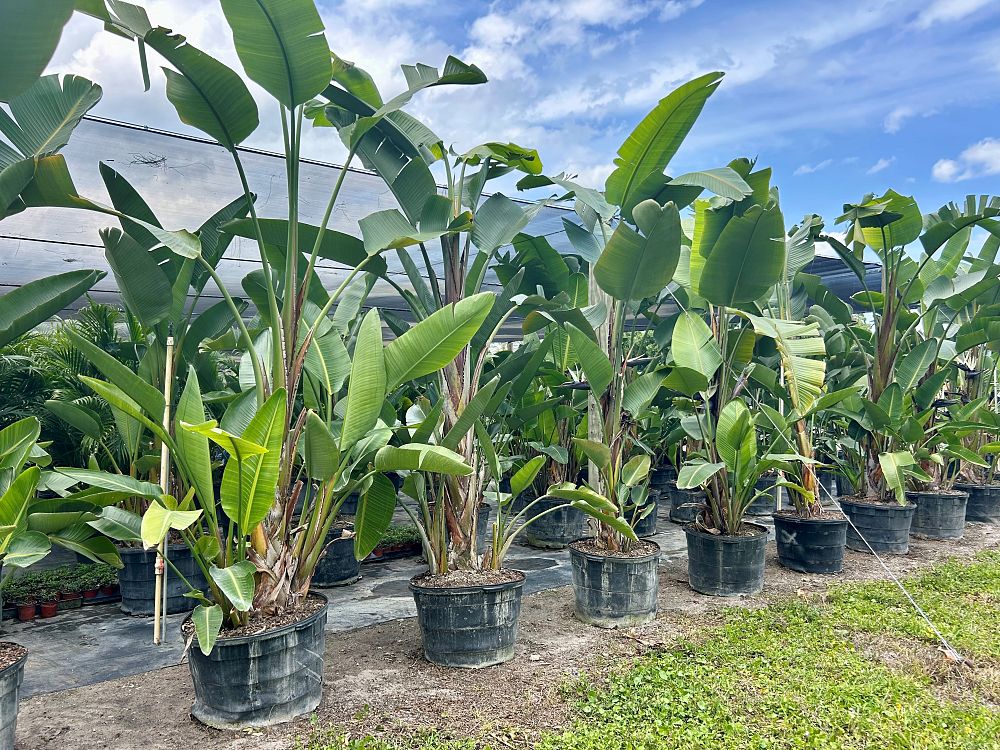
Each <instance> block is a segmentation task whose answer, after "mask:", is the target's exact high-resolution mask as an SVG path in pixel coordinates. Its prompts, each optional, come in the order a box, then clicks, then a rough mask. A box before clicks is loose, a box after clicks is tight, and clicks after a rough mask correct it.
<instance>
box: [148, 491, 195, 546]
mask: <svg viewBox="0 0 1000 750" xmlns="http://www.w3.org/2000/svg"><path fill="white" fill-rule="evenodd" d="M199 518H201V511H200V510H171V509H169V508H167V507H166V506H164V505H161V504H160V503H159V502H153V503H150V504H149V507H148V508H147V509H146V512H145V513H143V515H142V525H141V526H140V529H139V534H140V536H142V543H143V546H145V547H146V549H151V548H152V547H155V546H157V545H158V544H159V543H160V542H162V541H163V540H164V539H166V537H167V533H168V532H169V531H170V529H174V530H175V531H184V530H185V529H187V528H188V527H189V526H191V524H193V523H195V522H196V521H197V520H198V519H199Z"/></svg>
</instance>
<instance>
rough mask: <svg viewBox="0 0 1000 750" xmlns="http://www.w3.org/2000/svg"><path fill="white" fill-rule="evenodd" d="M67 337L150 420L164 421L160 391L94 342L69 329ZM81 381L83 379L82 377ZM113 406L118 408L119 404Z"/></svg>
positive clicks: (163, 406)
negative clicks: (140, 408)
mask: <svg viewBox="0 0 1000 750" xmlns="http://www.w3.org/2000/svg"><path fill="white" fill-rule="evenodd" d="M66 335H67V336H68V337H69V339H70V341H72V342H73V346H75V347H76V348H77V349H79V350H80V351H81V352H82V353H83V355H84V356H85V357H86V358H87V359H88V360H90V363H91V364H92V365H93V366H94V367H96V368H97V369H98V370H99V371H100V372H101V374H103V375H104V377H106V378H107V379H108V380H109V381H111V383H112V384H113V385H115V386H117V387H118V388H120V389H121V391H122V392H123V393H124V394H126V395H127V396H128V398H129V399H131V400H132V401H134V402H135V403H137V404H138V405H139V406H141V407H142V408H143V410H145V412H146V415H147V416H148V417H149V418H151V419H153V420H155V421H156V423H157V424H159V423H160V422H161V421H162V420H163V409H164V408H165V402H164V400H163V394H162V393H160V391H159V390H157V389H156V388H155V387H153V386H152V385H150V384H149V383H147V382H146V381H145V380H143V379H142V378H141V377H139V376H138V375H136V374H135V373H134V372H132V370H130V369H129V368H128V367H127V366H126V365H125V364H123V363H122V362H120V361H118V360H117V359H115V358H114V357H113V356H111V355H110V354H108V353H107V352H106V351H104V350H103V349H101V348H100V347H99V346H97V345H96V344H94V343H93V342H92V341H89V340H88V339H86V338H84V337H83V336H81V335H79V334H78V333H77V332H76V331H74V330H72V329H67V331H66ZM81 379H83V378H82V377H81ZM84 382H86V383H87V384H88V385H90V384H91V383H90V382H89V380H85V381H84ZM99 395H103V394H99ZM109 403H110V402H109ZM113 405H114V406H118V405H117V404H113ZM119 408H121V407H119Z"/></svg>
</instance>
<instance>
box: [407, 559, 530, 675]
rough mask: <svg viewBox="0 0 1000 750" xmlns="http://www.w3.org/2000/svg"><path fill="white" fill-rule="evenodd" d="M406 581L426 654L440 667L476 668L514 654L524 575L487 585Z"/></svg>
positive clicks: (507, 659)
mask: <svg viewBox="0 0 1000 750" xmlns="http://www.w3.org/2000/svg"><path fill="white" fill-rule="evenodd" d="M418 578H420V576H415V577H414V578H412V579H410V591H412V592H413V601H414V602H416V605H417V621H418V622H419V623H420V633H421V635H422V636H423V641H424V657H425V658H426V659H427V661H429V662H431V663H432V664H440V665H441V666H443V667H462V668H465V669H475V668H478V667H489V666H492V665H494V664H503V663H504V662H506V661H510V660H511V659H513V658H514V643H515V641H516V640H517V622H518V618H519V617H520V615H521V591H522V589H523V588H524V577H523V576H522V577H521V578H520V579H519V580H516V581H508V582H506V583H498V584H493V585H485V586H462V587H457V588H432V587H429V586H420V585H418V584H417V583H416V581H417V579H418Z"/></svg>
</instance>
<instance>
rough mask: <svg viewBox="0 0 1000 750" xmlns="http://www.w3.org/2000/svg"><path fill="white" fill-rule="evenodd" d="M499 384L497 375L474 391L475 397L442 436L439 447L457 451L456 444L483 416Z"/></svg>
mask: <svg viewBox="0 0 1000 750" xmlns="http://www.w3.org/2000/svg"><path fill="white" fill-rule="evenodd" d="M499 383H500V376H499V375H498V376H497V377H495V378H493V379H492V380H491V381H489V382H488V383H486V384H485V385H483V386H481V387H480V388H479V390H477V391H476V395H475V396H473V397H472V398H471V399H470V400H469V403H468V404H466V406H465V408H464V409H463V410H462V413H461V414H459V415H458V419H457V420H456V421H455V424H454V425H452V427H451V429H450V430H448V434H447V435H445V436H444V439H443V440H442V441H441V445H443V446H444V447H445V448H447V449H448V450H453V451H454V450H458V444H459V443H460V442H461V441H462V438H464V437H465V436H466V435H467V434H468V433H469V430H471V429H472V427H473V425H475V423H476V420H478V419H479V418H480V417H482V416H483V413H484V412H485V411H486V407H487V406H489V405H490V402H491V400H492V398H493V394H494V392H495V391H496V389H497V385H498V384H499Z"/></svg>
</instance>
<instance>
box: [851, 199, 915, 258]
mask: <svg viewBox="0 0 1000 750" xmlns="http://www.w3.org/2000/svg"><path fill="white" fill-rule="evenodd" d="M874 202H875V203H877V204H885V208H884V213H881V214H877V215H875V216H872V217H870V218H862V219H860V220H859V223H860V224H861V227H862V228H861V232H862V234H863V235H864V238H865V242H866V243H868V245H869V246H871V247H873V248H875V249H876V250H884V249H888V248H893V247H902V246H904V245H908V244H910V243H911V242H913V241H914V240H915V239H917V237H919V236H920V230H921V229H922V228H923V225H924V220H923V216H922V215H921V213H920V208H919V207H918V206H917V202H916V201H915V200H914V199H913V196H912V195H900V194H899V193H897V192H896V191H895V190H891V189H890V190H887V191H886V192H885V195H883V196H881V197H880V198H876V199H875V200H874ZM883 237H884V239H885V242H883Z"/></svg>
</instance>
